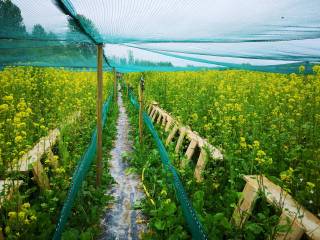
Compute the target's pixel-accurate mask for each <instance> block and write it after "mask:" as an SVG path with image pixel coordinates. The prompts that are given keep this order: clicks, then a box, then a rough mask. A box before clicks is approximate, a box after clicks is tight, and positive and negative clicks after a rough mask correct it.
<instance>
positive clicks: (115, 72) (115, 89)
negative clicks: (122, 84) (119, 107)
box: [113, 67, 117, 101]
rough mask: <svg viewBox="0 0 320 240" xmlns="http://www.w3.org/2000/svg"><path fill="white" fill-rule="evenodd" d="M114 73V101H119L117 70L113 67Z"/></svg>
mask: <svg viewBox="0 0 320 240" xmlns="http://www.w3.org/2000/svg"><path fill="white" fill-rule="evenodd" d="M113 74H114V79H113V83H114V85H113V94H114V101H117V71H116V68H115V67H114V68H113Z"/></svg>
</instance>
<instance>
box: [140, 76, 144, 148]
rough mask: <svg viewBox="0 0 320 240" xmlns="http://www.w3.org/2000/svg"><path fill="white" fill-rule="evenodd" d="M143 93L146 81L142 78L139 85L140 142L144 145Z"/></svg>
mask: <svg viewBox="0 0 320 240" xmlns="http://www.w3.org/2000/svg"><path fill="white" fill-rule="evenodd" d="M143 91H144V79H143V77H141V79H140V84H139V104H140V108H139V142H140V144H142V137H143V136H142V133H143Z"/></svg>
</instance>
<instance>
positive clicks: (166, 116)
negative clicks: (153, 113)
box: [161, 113, 168, 127]
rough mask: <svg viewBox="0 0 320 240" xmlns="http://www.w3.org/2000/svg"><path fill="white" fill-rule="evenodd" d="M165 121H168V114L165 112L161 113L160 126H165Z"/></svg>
mask: <svg viewBox="0 0 320 240" xmlns="http://www.w3.org/2000/svg"><path fill="white" fill-rule="evenodd" d="M167 121H168V115H167V114H166V113H163V117H162V122H161V126H162V127H165V126H166V122H167Z"/></svg>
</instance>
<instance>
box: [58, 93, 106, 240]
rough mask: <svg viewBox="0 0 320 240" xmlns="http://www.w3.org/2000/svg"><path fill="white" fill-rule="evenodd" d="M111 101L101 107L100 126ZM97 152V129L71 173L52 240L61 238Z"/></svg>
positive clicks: (104, 119) (103, 121)
mask: <svg viewBox="0 0 320 240" xmlns="http://www.w3.org/2000/svg"><path fill="white" fill-rule="evenodd" d="M111 101H112V95H111V96H109V98H108V100H107V101H106V102H105V103H104V105H103V109H102V110H103V111H102V124H103V126H104V125H105V123H106V120H107V114H108V112H109V108H110V104H111ZM96 152H97V128H96V129H95V130H94V132H93V134H92V137H91V141H90V143H89V146H88V148H87V150H86V152H85V153H84V155H83V156H82V158H81V159H80V161H79V163H78V165H77V167H76V170H75V171H74V173H73V176H72V181H71V184H70V190H69V192H68V196H67V198H66V200H65V202H64V204H63V208H62V210H61V212H60V216H59V220H58V223H57V225H56V230H55V233H54V236H53V239H54V240H59V239H60V238H61V234H62V232H63V229H64V227H65V225H66V223H67V220H68V217H69V215H70V212H71V209H72V207H73V204H74V201H75V199H76V196H77V193H78V192H79V189H80V188H81V186H82V182H83V180H84V178H85V176H86V175H87V173H88V171H89V168H90V166H91V164H92V161H93V160H94V158H95V156H96Z"/></svg>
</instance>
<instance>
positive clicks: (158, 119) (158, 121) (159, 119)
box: [157, 112, 163, 124]
mask: <svg viewBox="0 0 320 240" xmlns="http://www.w3.org/2000/svg"><path fill="white" fill-rule="evenodd" d="M162 118H163V115H162V112H159V117H158V118H157V124H159V123H160V122H161V119H162Z"/></svg>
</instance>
